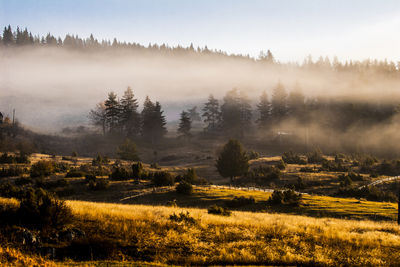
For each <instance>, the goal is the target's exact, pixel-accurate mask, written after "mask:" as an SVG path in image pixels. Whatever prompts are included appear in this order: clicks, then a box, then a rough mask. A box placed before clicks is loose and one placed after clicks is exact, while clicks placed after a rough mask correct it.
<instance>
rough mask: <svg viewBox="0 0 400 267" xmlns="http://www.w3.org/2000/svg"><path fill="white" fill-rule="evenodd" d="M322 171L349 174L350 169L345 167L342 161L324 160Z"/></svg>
mask: <svg viewBox="0 0 400 267" xmlns="http://www.w3.org/2000/svg"><path fill="white" fill-rule="evenodd" d="M321 170H323V171H328V172H347V171H349V167H347V166H343V165H342V163H341V161H340V160H335V161H332V160H324V161H323V162H322V166H321Z"/></svg>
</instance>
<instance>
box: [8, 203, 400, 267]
mask: <svg viewBox="0 0 400 267" xmlns="http://www.w3.org/2000/svg"><path fill="white" fill-rule="evenodd" d="M1 201H2V203H4V202H8V200H5V199H2V200H1ZM68 206H70V207H71V208H72V210H73V215H74V217H75V218H76V223H75V224H76V225H75V226H76V227H79V228H80V229H82V230H84V231H85V232H86V235H87V236H88V237H90V238H88V240H87V241H85V242H86V243H85V242H83V243H80V245H81V250H82V249H83V251H82V253H81V254H79V255H80V256H81V257H82V259H83V260H90V255H85V252H84V251H85V246H86V247H87V246H88V244H90V243H92V245H93V244H94V242H97V244H98V245H97V246H93V250H98V251H96V252H100V251H103V252H105V251H106V252H107V253H106V255H104V254H103V255H101V256H99V257H103V259H107V260H118V261H122V262H126V263H128V262H130V263H131V262H132V261H151V262H155V263H163V264H168V265H170V264H176V265H187V264H194V265H201V264H244V265H249V264H253V265H259V264H261V265H281V264H282V265H309V264H315V265H358V266H366V265H369V266H376V265H396V264H397V263H398V262H399V260H400V258H399V255H398V254H397V253H393V252H394V251H396V250H398V249H399V248H400V239H399V235H400V231H399V229H398V227H397V225H395V224H393V223H382V222H379V223H377V222H371V221H354V220H340V219H328V218H323V219H317V218H309V217H304V216H293V215H281V214H266V213H251V212H233V214H232V216H230V217H224V216H218V215H211V214H207V211H206V210H204V209H194V208H190V209H189V208H185V209H183V208H177V207H154V206H146V205H119V204H107V203H91V202H85V201H68ZM180 212H184V213H185V212H189V217H190V218H193V219H194V222H193V223H191V222H190V220H188V221H185V220H183V221H181V222H179V221H177V220H173V219H171V218H170V215H172V214H174V213H175V214H179V213H180ZM75 245H76V246H78V245H79V244H78V243H76V244H75ZM5 246H7V245H6V244H3V245H2V247H3V249H5ZM105 248H107V249H106V250H104V249H105ZM75 249H77V247H76V248H75ZM57 250H59V251H60V254H61V251H63V248H62V247H59V248H57ZM93 254H95V252H94V251H93ZM88 257H89V258H88ZM1 260H2V263H3V264H11V263H13V262H14V263H18V262H21V261H18V259H15V258H12V257H9V258H7V257H1ZM67 263H68V264H73V262H67ZM94 263H96V264H97V263H99V262H98V261H96V262H91V263H90V262H89V263H88V264H94ZM81 264H83V262H80V264H79V265H81Z"/></svg>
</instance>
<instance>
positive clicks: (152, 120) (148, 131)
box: [142, 96, 167, 144]
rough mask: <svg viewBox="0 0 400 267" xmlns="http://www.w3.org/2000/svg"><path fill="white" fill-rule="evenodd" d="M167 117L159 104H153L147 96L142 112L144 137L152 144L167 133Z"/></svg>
mask: <svg viewBox="0 0 400 267" xmlns="http://www.w3.org/2000/svg"><path fill="white" fill-rule="evenodd" d="M166 124H167V123H166V120H165V116H164V115H163V111H162V110H161V105H160V103H159V102H156V103H155V104H154V103H153V102H151V100H150V98H149V97H148V96H147V97H146V100H145V101H144V105H143V110H142V136H143V137H144V138H145V139H147V140H148V141H150V142H151V143H152V144H154V143H155V142H157V141H159V140H160V139H161V138H162V137H164V135H165V134H166V133H167V129H166V128H165V125H166Z"/></svg>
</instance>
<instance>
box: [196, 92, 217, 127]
mask: <svg viewBox="0 0 400 267" xmlns="http://www.w3.org/2000/svg"><path fill="white" fill-rule="evenodd" d="M201 116H202V117H203V118H204V122H205V123H207V126H206V128H205V130H206V131H207V132H214V131H216V130H217V128H218V127H219V125H220V123H221V111H220V109H219V102H218V99H215V98H214V96H213V95H210V96H209V97H208V101H207V103H205V104H204V108H203V114H202V115H201Z"/></svg>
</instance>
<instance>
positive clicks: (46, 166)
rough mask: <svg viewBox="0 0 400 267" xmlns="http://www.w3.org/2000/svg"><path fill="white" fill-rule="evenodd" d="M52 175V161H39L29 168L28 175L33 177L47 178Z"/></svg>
mask: <svg viewBox="0 0 400 267" xmlns="http://www.w3.org/2000/svg"><path fill="white" fill-rule="evenodd" d="M53 173H54V163H53V162H52V161H46V160H41V161H38V162H36V163H35V164H33V165H32V166H31V170H30V175H31V177H32V178H34V177H47V176H50V175H52V174H53Z"/></svg>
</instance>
